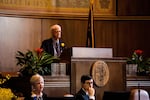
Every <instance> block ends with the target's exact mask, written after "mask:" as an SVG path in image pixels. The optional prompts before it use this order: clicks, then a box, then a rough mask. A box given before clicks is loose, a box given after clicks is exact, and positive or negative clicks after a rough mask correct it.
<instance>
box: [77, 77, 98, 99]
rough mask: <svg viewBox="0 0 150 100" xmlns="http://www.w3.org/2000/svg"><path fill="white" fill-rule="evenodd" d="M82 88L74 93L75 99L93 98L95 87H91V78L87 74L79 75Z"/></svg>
mask: <svg viewBox="0 0 150 100" xmlns="http://www.w3.org/2000/svg"><path fill="white" fill-rule="evenodd" d="M81 85H82V88H81V89H80V90H79V91H78V93H77V94H76V95H75V100H95V96H94V95H95V89H94V88H93V79H92V77H91V76H89V75H83V76H82V77H81Z"/></svg>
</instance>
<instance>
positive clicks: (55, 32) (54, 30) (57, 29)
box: [50, 24, 61, 40]
mask: <svg viewBox="0 0 150 100" xmlns="http://www.w3.org/2000/svg"><path fill="white" fill-rule="evenodd" d="M50 30H51V34H52V37H53V38H54V39H55V40H57V39H59V38H61V26H60V25H58V24H55V25H52V26H51V29H50Z"/></svg>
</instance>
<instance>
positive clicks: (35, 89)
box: [25, 74, 48, 100]
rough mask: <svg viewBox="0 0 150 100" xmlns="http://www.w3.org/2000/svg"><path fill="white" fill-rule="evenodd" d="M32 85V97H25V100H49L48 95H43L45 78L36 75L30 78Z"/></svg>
mask: <svg viewBox="0 0 150 100" xmlns="http://www.w3.org/2000/svg"><path fill="white" fill-rule="evenodd" d="M30 83H31V88H32V89H31V95H30V96H28V97H25V100H48V99H47V95H46V94H45V93H43V88H44V78H43V77H42V76H41V75H39V74H35V75H33V76H32V77H31V78H30Z"/></svg>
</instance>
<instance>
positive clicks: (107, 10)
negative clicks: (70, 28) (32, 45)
mask: <svg viewBox="0 0 150 100" xmlns="http://www.w3.org/2000/svg"><path fill="white" fill-rule="evenodd" d="M105 2H106V0H95V2H94V4H93V5H94V14H95V15H111V16H114V15H116V8H115V7H116V0H110V1H109V3H107V7H106V4H105ZM88 11H89V0H0V13H1V14H6V15H10V14H11V15H13V14H15V15H20V16H22V15H23V16H24V15H25V14H27V15H35V14H37V15H38V14H46V15H49V14H56V15H57V14H59V15H88Z"/></svg>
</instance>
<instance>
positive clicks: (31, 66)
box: [16, 48, 58, 76]
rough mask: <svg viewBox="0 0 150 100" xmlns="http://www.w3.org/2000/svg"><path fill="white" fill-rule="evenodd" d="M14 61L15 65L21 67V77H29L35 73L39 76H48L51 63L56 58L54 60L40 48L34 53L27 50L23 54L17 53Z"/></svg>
mask: <svg viewBox="0 0 150 100" xmlns="http://www.w3.org/2000/svg"><path fill="white" fill-rule="evenodd" d="M16 59H17V65H19V66H21V69H20V70H19V71H20V73H21V74H22V75H23V76H31V75H33V74H36V73H39V74H41V75H47V74H50V72H51V68H50V66H51V63H52V62H53V61H54V60H58V58H55V57H54V56H52V55H50V54H49V53H47V52H45V51H44V50H43V49H40V48H37V49H35V50H34V51H31V50H28V51H27V52H25V53H23V52H21V51H17V54H16Z"/></svg>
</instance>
